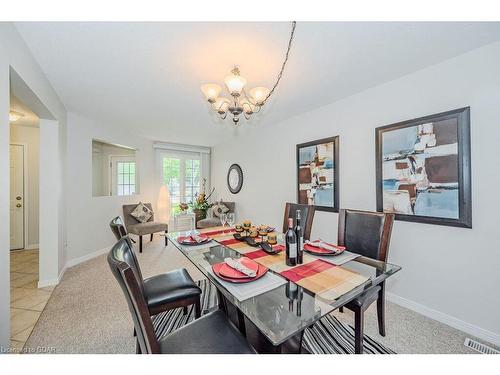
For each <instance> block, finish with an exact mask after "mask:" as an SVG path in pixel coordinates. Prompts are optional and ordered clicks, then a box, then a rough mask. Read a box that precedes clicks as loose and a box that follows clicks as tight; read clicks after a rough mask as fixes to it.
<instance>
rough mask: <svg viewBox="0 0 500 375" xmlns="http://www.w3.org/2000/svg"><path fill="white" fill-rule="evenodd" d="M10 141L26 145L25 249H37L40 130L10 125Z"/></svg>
mask: <svg viewBox="0 0 500 375" xmlns="http://www.w3.org/2000/svg"><path fill="white" fill-rule="evenodd" d="M10 141H11V142H12V143H24V144H26V146H27V147H26V150H27V167H28V170H27V177H28V179H27V181H25V189H26V192H25V195H26V196H25V202H27V206H26V212H25V214H26V215H27V224H28V225H27V226H26V228H24V230H25V231H26V232H27V242H26V243H25V245H24V246H25V247H27V248H35V247H37V246H38V217H39V212H38V191H39V188H40V187H39V170H40V147H39V145H40V129H39V128H38V127H32V126H19V125H16V124H11V125H10Z"/></svg>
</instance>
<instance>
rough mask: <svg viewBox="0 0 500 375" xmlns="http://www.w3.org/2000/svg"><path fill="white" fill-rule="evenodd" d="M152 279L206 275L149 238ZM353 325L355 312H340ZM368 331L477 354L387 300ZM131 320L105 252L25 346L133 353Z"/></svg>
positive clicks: (411, 347)
mask: <svg viewBox="0 0 500 375" xmlns="http://www.w3.org/2000/svg"><path fill="white" fill-rule="evenodd" d="M138 258H139V262H140V264H141V268H142V271H143V274H144V277H148V276H151V275H154V274H157V273H160V272H165V271H168V270H171V269H175V268H178V267H185V268H187V269H188V271H189V272H190V273H191V275H192V276H193V278H194V279H196V280H199V279H201V278H202V275H201V273H200V272H199V271H197V270H196V269H195V268H194V267H193V266H191V265H190V263H189V262H188V261H187V260H186V259H185V258H184V256H183V255H181V254H180V253H179V252H178V251H177V250H176V249H175V247H174V246H173V245H169V246H168V247H164V246H163V238H162V237H157V238H155V240H154V241H153V242H152V243H149V242H147V241H145V246H144V252H143V253H142V254H138ZM335 315H336V316H338V317H339V318H340V319H342V320H344V321H346V322H347V323H349V324H353V323H352V322H353V321H352V316H351V313H350V312H348V311H346V312H345V313H344V314H340V313H338V312H336V313H335ZM365 324H366V328H365V331H366V333H367V334H368V335H370V336H371V337H373V338H374V339H375V340H378V341H380V342H381V343H383V344H385V345H386V346H388V347H389V348H391V349H393V350H394V351H396V352H397V353H473V351H472V350H470V349H468V348H466V347H464V345H463V342H464V340H465V337H466V336H465V334H464V333H462V332H460V331H457V330H455V329H453V328H450V327H448V326H446V325H444V324H441V323H438V322H436V321H434V320H431V319H428V318H426V317H424V316H422V315H419V314H417V313H415V312H413V311H410V310H407V309H405V308H402V307H400V306H397V305H394V304H392V303H387V321H386V325H387V336H386V337H385V338H384V337H381V336H379V335H378V330H377V320H376V315H375V309H374V308H373V306H372V307H371V308H370V309H369V310H368V311H367V315H366V322H365ZM132 332H133V328H132V319H131V317H130V313H129V311H128V308H127V305H126V302H125V299H124V297H123V295H122V292H121V290H120V289H119V286H118V284H117V282H116V280H115V279H114V278H113V276H112V274H111V272H110V270H109V268H108V264H107V261H106V256H105V255H103V256H100V257H98V258H95V259H92V260H90V261H88V262H85V263H82V264H80V265H78V266H75V267H73V268H71V269H69V270H67V271H66V273H65V275H64V277H63V280H62V282H61V283H60V284H59V285H58V286H57V287H56V288H55V290H54V292H53V293H52V296H51V298H50V300H49V302H48V303H47V306H46V307H45V309H44V311H43V312H42V315H41V316H40V319H39V320H38V323H37V324H36V326H35V328H34V330H33V332H32V333H31V336H30V337H29V339H28V341H27V342H26V347H25V348H26V349H28V350H30V351H31V350H33V351H38V352H40V351H44V348H45V350H47V349H48V350H49V351H51V349H52V348H53V350H54V351H55V352H56V353H134V352H135V344H134V339H133V337H132Z"/></svg>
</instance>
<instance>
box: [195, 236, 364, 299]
mask: <svg viewBox="0 0 500 375" xmlns="http://www.w3.org/2000/svg"><path fill="white" fill-rule="evenodd" d="M200 232H201V233H204V234H206V235H208V236H209V237H211V238H212V239H213V240H215V241H217V242H219V243H220V244H222V245H224V246H227V247H229V248H231V249H233V250H235V251H237V252H238V253H240V254H242V255H244V256H247V257H249V258H250V259H253V260H255V261H256V262H257V263H260V264H262V265H263V266H266V267H268V268H269V269H271V270H272V271H274V272H276V273H278V274H280V275H281V276H283V277H284V278H286V279H288V280H290V281H292V282H294V283H296V284H297V285H300V286H301V287H303V288H305V289H307V290H309V291H311V292H313V293H315V294H316V295H318V296H320V297H322V298H324V299H326V300H329V301H333V300H335V299H337V298H338V297H340V296H342V295H343V294H345V293H347V292H349V291H351V290H352V289H354V288H356V287H357V286H359V285H361V284H363V283H364V282H366V281H367V280H368V277H366V276H363V275H360V274H358V273H356V272H353V271H350V270H347V269H345V268H342V267H339V266H336V265H334V264H332V263H329V262H326V261H324V260H321V259H318V258H316V257H314V256H311V255H309V254H307V253H304V261H303V263H302V264H299V265H296V266H292V267H290V266H287V265H286V262H285V259H286V256H285V251H281V252H280V253H278V254H276V255H269V254H267V253H266V252H265V251H263V250H261V249H260V248H257V247H252V246H250V245H248V244H247V243H246V242H244V241H238V240H236V239H234V237H233V234H234V230H229V229H226V230H225V231H222V230H221V229H214V228H211V230H204V231H203V230H202V231H200Z"/></svg>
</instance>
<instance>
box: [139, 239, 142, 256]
mask: <svg viewBox="0 0 500 375" xmlns="http://www.w3.org/2000/svg"><path fill="white" fill-rule="evenodd" d="M139 252H140V253H142V236H139Z"/></svg>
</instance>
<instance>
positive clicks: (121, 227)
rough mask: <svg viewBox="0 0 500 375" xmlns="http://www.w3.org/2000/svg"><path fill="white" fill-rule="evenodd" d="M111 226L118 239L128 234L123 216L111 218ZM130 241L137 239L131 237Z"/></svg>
mask: <svg viewBox="0 0 500 375" xmlns="http://www.w3.org/2000/svg"><path fill="white" fill-rule="evenodd" d="M109 227H110V228H111V232H113V234H114V235H115V237H116V240H117V241H119V240H121V239H122V238H123V237H125V236H128V232H127V228H125V223H124V222H123V219H122V217H121V216H117V217H115V218H114V219H113V220H111V221H110V223H109ZM129 238H130V237H129ZM130 241H132V242H133V243H135V240H134V239H133V238H130Z"/></svg>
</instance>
